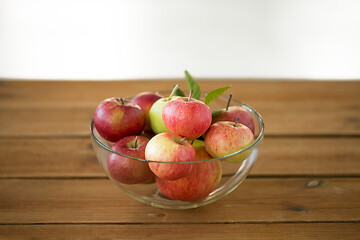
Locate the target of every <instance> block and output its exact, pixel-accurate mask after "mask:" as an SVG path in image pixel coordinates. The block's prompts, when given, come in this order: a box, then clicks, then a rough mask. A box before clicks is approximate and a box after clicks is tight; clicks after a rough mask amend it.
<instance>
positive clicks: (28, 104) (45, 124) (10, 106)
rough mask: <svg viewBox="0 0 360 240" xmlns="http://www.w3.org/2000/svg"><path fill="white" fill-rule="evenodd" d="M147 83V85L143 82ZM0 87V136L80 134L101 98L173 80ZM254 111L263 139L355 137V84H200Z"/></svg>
mask: <svg viewBox="0 0 360 240" xmlns="http://www.w3.org/2000/svg"><path fill="white" fill-rule="evenodd" d="M146 83H148V84H146ZM149 83H150V82H149V81H147V82H146V81H132V82H85V83H83V82H53V83H51V82H7V81H3V82H2V83H1V84H0V89H1V91H0V97H1V100H2V101H1V102H0V126H1V127H0V136H3V137H4V136H5V137H6V136H11V137H14V136H15V137H22V136H71V135H78V136H86V135H88V134H89V122H90V120H91V117H92V115H93V112H94V110H95V108H96V106H97V104H98V103H99V102H100V101H101V100H102V99H104V98H106V97H110V96H114V95H115V96H116V95H132V94H135V93H138V92H140V91H145V90H149V91H153V90H157V89H167V88H171V86H173V85H174V84H175V82H174V81H155V82H152V81H151V84H149ZM224 84H225V85H228V84H232V85H233V87H232V90H231V92H232V93H233V94H234V98H238V99H240V100H243V101H244V102H246V103H248V104H249V105H251V106H253V107H254V108H255V109H257V110H258V111H259V112H260V113H261V115H262V116H263V118H264V121H265V124H266V130H265V131H266V134H268V135H312V134H320V135H360V125H359V124H360V97H359V94H358V93H359V92H360V91H359V90H360V82H325V83H324V82H294V83H286V82H264V81H263V82H250V81H249V82H241V81H224V82H217V81H205V82H204V83H203V85H204V86H206V88H209V89H214V88H216V87H219V86H223V85H224Z"/></svg>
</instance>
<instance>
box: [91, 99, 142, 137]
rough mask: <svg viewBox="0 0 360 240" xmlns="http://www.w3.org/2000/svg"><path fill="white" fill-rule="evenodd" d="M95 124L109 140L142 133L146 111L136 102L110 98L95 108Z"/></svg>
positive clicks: (100, 132)
mask: <svg viewBox="0 0 360 240" xmlns="http://www.w3.org/2000/svg"><path fill="white" fill-rule="evenodd" d="M94 124H95V127H96V129H97V131H98V132H99V134H100V135H101V136H102V137H103V138H105V139H106V140H108V141H111V142H116V141H117V140H119V139H120V138H122V137H125V136H129V135H137V134H140V133H141V132H142V131H143V129H144V125H145V113H144V111H143V110H142V109H141V108H140V107H139V106H138V105H137V104H135V103H132V102H130V101H128V100H124V99H122V98H116V97H113V98H108V99H105V100H104V101H102V102H101V103H100V104H99V105H98V107H97V108H96V110H95V114H94Z"/></svg>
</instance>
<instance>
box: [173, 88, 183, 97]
mask: <svg viewBox="0 0 360 240" xmlns="http://www.w3.org/2000/svg"><path fill="white" fill-rule="evenodd" d="M175 96H179V97H185V94H184V92H183V91H181V89H180V88H178V89H176V91H175Z"/></svg>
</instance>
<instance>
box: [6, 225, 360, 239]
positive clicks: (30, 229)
mask: <svg viewBox="0 0 360 240" xmlns="http://www.w3.org/2000/svg"><path fill="white" fill-rule="evenodd" d="M359 236H360V224H359V223H312V224H307V223H284V224H211V225H209V224H160V225H153V224H149V225H143V224H141V225H118V224H101V225H94V224H90V225H89V224H82V225H69V224H61V225H2V226H0V239H6V240H16V239H29V240H30V239H35V238H36V239H47V238H49V237H51V239H73V238H76V239H166V240H167V239H174V240H176V239H179V240H182V239H206V240H207V239H236V240H238V239H248V240H252V239H253V240H255V239H256V240H258V239H276V240H281V239H284V240H288V239H326V240H331V239H348V240H351V239H359Z"/></svg>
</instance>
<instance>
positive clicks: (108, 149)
mask: <svg viewBox="0 0 360 240" xmlns="http://www.w3.org/2000/svg"><path fill="white" fill-rule="evenodd" d="M225 96H226V95H224V94H222V95H221V96H220V97H225ZM128 98H132V97H128ZM226 98H227V99H228V96H227V97H226ZM231 101H233V102H236V103H237V104H239V105H241V106H242V107H244V108H245V109H247V110H248V111H250V112H251V113H252V114H254V115H255V117H256V118H257V120H258V121H259V123H260V133H259V135H258V137H257V138H256V139H255V141H254V142H253V143H251V144H250V145H249V146H247V147H246V148H243V149H241V150H239V151H237V152H234V153H231V154H228V155H226V156H223V157H218V158H211V159H206V160H201V161H192V162H165V161H164V162H162V161H153V160H146V159H142V158H136V157H132V156H128V155H125V154H122V153H119V152H116V151H114V150H112V149H111V148H109V147H108V146H106V145H105V144H104V143H102V142H101V141H100V140H99V139H98V138H97V137H96V136H95V135H94V131H93V129H94V127H95V126H94V118H92V120H91V124H90V132H91V138H92V139H93V140H94V141H95V142H96V143H97V144H98V145H99V146H100V147H101V148H103V149H104V150H106V151H108V152H111V153H114V154H117V155H120V156H123V157H127V158H131V159H135V160H139V161H143V162H155V163H167V164H190V163H200V162H209V161H216V160H223V159H225V158H228V157H231V156H234V155H236V154H240V153H242V152H245V151H246V150H249V149H251V148H253V147H254V146H256V145H257V144H258V143H259V142H260V140H261V139H262V138H263V137H264V127H265V126H264V121H263V119H262V117H261V115H260V114H259V113H258V112H257V111H256V110H254V109H253V108H251V107H249V106H248V105H246V104H244V103H243V102H241V101H239V100H236V99H234V98H232V100H231Z"/></svg>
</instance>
